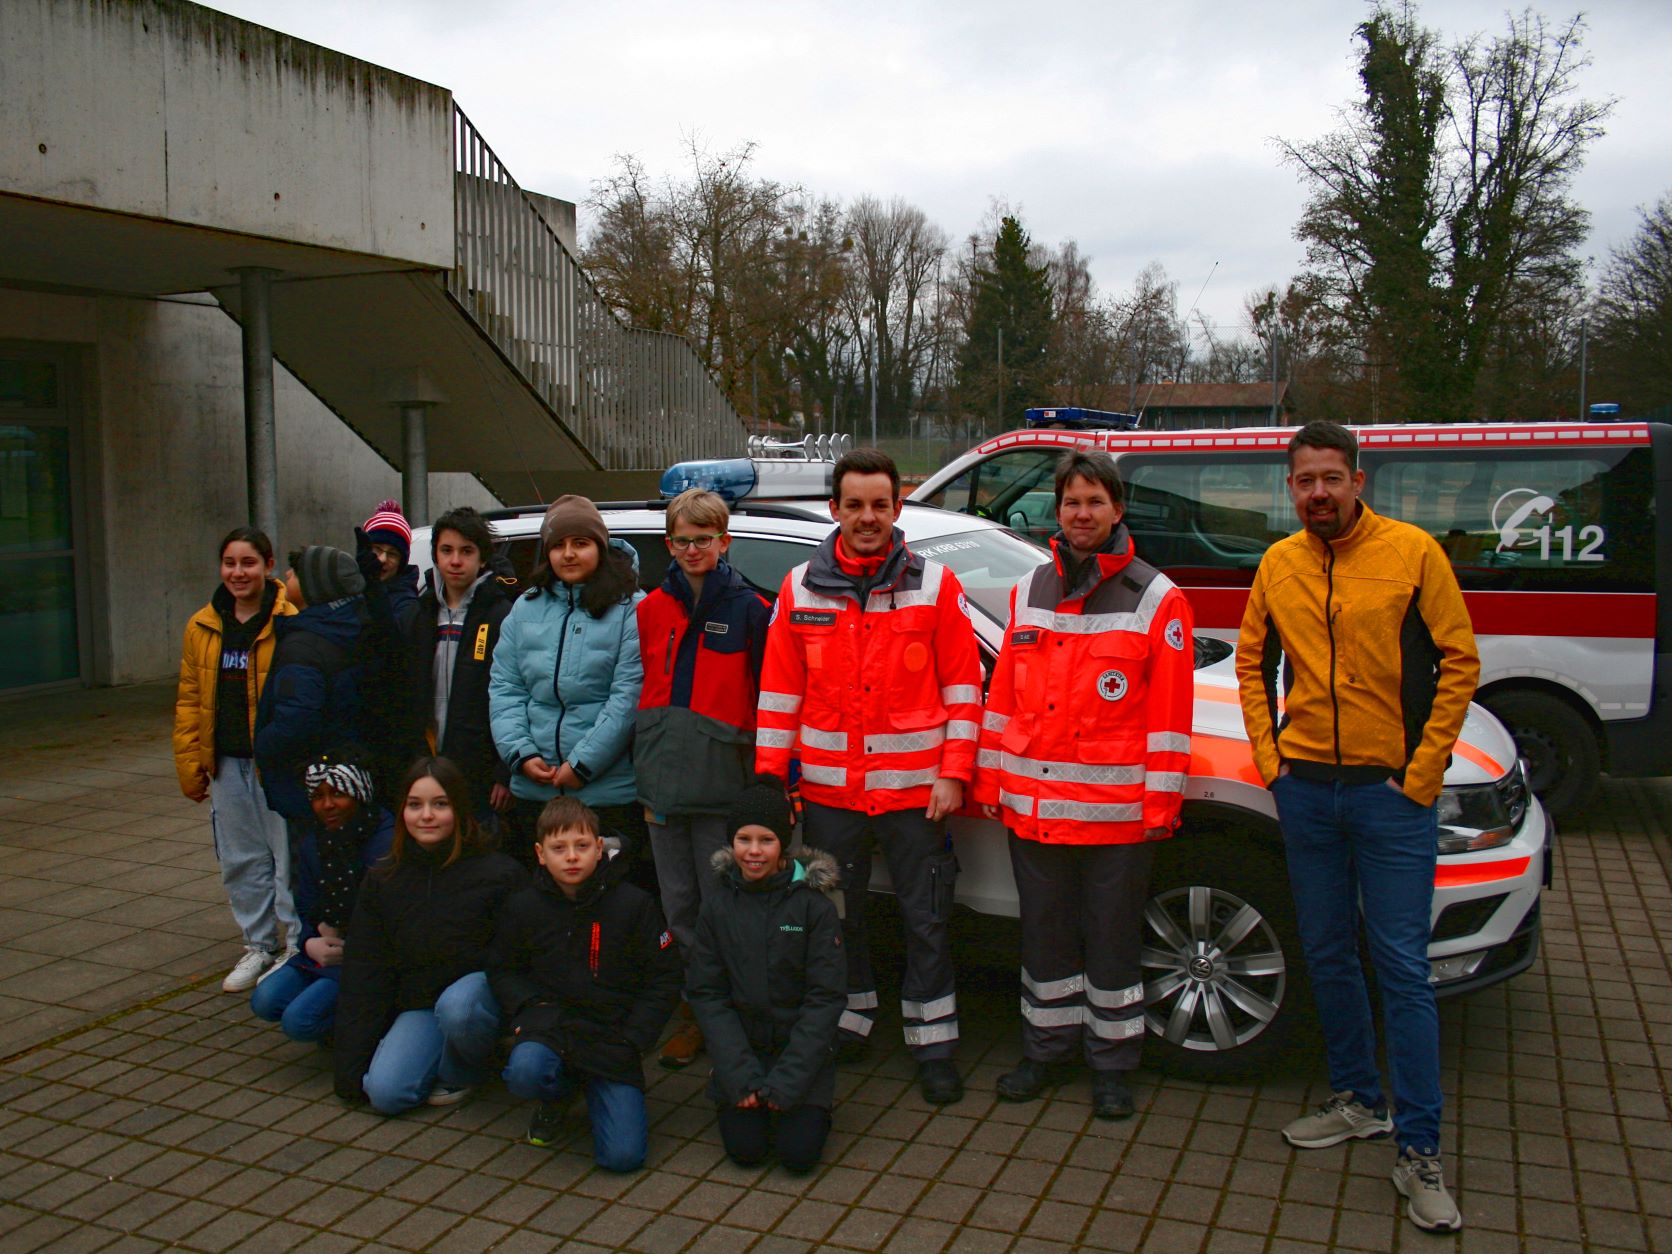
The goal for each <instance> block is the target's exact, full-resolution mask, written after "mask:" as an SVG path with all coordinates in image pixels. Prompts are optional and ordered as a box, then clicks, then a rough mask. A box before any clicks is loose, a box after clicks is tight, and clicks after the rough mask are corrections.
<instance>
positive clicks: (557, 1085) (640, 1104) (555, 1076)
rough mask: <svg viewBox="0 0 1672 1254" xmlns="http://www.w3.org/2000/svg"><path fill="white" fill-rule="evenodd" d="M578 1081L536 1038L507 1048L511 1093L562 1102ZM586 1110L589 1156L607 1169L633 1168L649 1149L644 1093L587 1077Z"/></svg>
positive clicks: (636, 1168)
mask: <svg viewBox="0 0 1672 1254" xmlns="http://www.w3.org/2000/svg"><path fill="white" fill-rule="evenodd" d="M578 1083H579V1082H578V1081H576V1080H575V1079H574V1078H573V1077H572V1076H567V1075H565V1074H564V1073H563V1060H562V1059H561V1058H559V1057H558V1056H557V1054H556V1052H555V1051H554V1050H552V1049H550V1048H548V1047H547V1046H545V1045H542V1044H540V1042H539V1041H523V1042H522V1043H520V1044H519V1045H517V1046H515V1047H514V1048H513V1049H512V1050H511V1059H510V1061H509V1062H508V1063H507V1064H506V1066H505V1087H506V1088H507V1089H509V1090H510V1092H511V1096H512V1097H521V1098H525V1099H527V1100H529V1101H536V1102H561V1101H565V1100H567V1099H568V1098H569V1097H570V1096H572V1095H573V1094H574V1092H575V1088H576V1087H577V1084H578ZM585 1083H586V1113H587V1114H588V1115H590V1116H591V1118H592V1158H593V1161H594V1162H596V1163H597V1164H598V1165H599V1166H600V1167H602V1168H603V1169H604V1170H605V1171H637V1170H638V1169H639V1168H640V1167H642V1166H644V1157H645V1154H646V1152H647V1151H648V1150H649V1147H650V1122H649V1118H648V1117H647V1115H646V1113H645V1107H644V1091H643V1090H642V1089H639V1088H637V1087H635V1086H634V1085H631V1084H622V1083H621V1082H620V1081H618V1080H587V1081H586V1082H585Z"/></svg>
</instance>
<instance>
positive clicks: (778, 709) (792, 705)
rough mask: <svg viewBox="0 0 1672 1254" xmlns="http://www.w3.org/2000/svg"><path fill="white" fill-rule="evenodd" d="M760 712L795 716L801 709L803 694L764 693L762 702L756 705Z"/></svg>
mask: <svg viewBox="0 0 1672 1254" xmlns="http://www.w3.org/2000/svg"><path fill="white" fill-rule="evenodd" d="M755 708H756V709H758V710H769V711H771V712H772V713H773V714H794V713H796V712H797V711H799V710H800V709H801V694H800V693H799V692H762V693H761V696H760V700H759V701H757V702H756V703H755Z"/></svg>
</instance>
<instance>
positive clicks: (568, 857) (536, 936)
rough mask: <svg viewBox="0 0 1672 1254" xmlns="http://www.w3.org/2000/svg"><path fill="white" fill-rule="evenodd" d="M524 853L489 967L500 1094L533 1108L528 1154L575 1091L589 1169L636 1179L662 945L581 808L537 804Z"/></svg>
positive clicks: (555, 1129)
mask: <svg viewBox="0 0 1672 1254" xmlns="http://www.w3.org/2000/svg"><path fill="white" fill-rule="evenodd" d="M534 848H535V856H536V858H537V859H538V860H539V863H540V865H539V866H538V867H537V868H536V869H535V872H534V882H533V883H532V884H530V885H529V886H528V887H527V888H524V889H521V890H520V891H518V892H517V893H515V894H513V895H512V896H511V898H510V899H509V900H508V901H506V903H505V906H504V908H503V910H502V912H501V914H500V919H499V927H498V930H497V932H496V933H495V936H494V943H493V949H492V951H491V953H490V957H489V960H488V981H489V984H490V986H491V987H492V989H493V995H494V998H495V1000H497V1001H498V1002H499V1005H500V1007H501V1009H502V1010H503V1012H504V1014H505V1017H506V1021H507V1022H509V1023H510V1024H511V1026H512V1030H513V1032H514V1033H515V1034H516V1044H515V1045H514V1046H513V1047H512V1049H511V1058H510V1062H509V1063H508V1064H507V1065H506V1068H505V1086H506V1087H507V1088H508V1089H510V1091H511V1093H512V1094H513V1095H514V1096H516V1097H523V1098H530V1099H532V1100H534V1101H537V1102H538V1103H539V1105H538V1106H537V1107H536V1108H535V1111H534V1118H533V1120H532V1121H531V1122H530V1124H529V1128H528V1139H529V1141H530V1142H532V1143H533V1144H535V1145H547V1144H550V1143H551V1142H552V1141H554V1140H555V1139H556V1138H557V1136H558V1135H559V1133H560V1130H561V1122H562V1115H563V1110H564V1107H565V1106H566V1105H567V1104H568V1102H569V1100H570V1099H571V1098H572V1097H573V1096H574V1093H575V1091H576V1089H578V1088H581V1087H583V1086H584V1087H585V1089H586V1106H587V1112H588V1113H589V1114H590V1115H591V1117H592V1152H593V1157H594V1159H595V1160H596V1161H597V1163H598V1165H599V1166H600V1167H603V1168H605V1169H606V1170H608V1171H637V1170H638V1169H639V1168H640V1167H642V1166H643V1165H644V1158H645V1152H646V1150H647V1148H648V1139H649V1126H648V1121H647V1119H646V1117H645V1105H644V1064H643V1056H644V1053H645V1051H646V1050H648V1049H649V1048H650V1047H651V1046H652V1045H654V1044H655V1043H656V1038H657V1037H658V1036H660V1035H661V1032H662V1028H663V1027H664V1026H666V1024H667V1021H668V1016H669V1015H670V1014H671V1013H672V1012H673V1007H674V1003H675V1002H676V1001H678V999H679V982H680V972H679V956H678V953H677V951H676V950H675V949H674V947H673V936H672V935H671V934H670V933H669V932H668V930H667V929H666V928H665V927H663V925H662V914H661V911H660V910H659V909H658V907H657V905H656V902H655V900H654V899H653V898H652V897H651V896H650V895H649V894H648V893H646V892H644V891H643V890H642V889H639V888H637V887H635V886H634V885H633V884H631V883H629V882H627V879H626V873H627V866H626V859H625V858H616V857H611V856H610V855H609V854H608V853H607V852H606V851H605V848H604V842H603V838H602V834H601V833H600V831H599V828H598V816H597V815H596V814H594V813H593V812H592V811H591V810H590V809H588V808H587V807H586V806H585V805H583V804H582V803H581V802H579V801H577V800H575V799H574V798H573V797H557V798H554V799H553V800H551V801H549V802H547V803H546V808H545V809H544V810H543V811H541V813H540V820H539V826H538V829H537V838H536V841H535V846H534Z"/></svg>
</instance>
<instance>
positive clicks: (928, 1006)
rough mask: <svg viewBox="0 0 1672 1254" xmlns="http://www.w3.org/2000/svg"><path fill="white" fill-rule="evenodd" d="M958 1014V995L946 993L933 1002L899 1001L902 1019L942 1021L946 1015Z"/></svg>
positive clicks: (902, 999)
mask: <svg viewBox="0 0 1672 1254" xmlns="http://www.w3.org/2000/svg"><path fill="white" fill-rule="evenodd" d="M957 1013H958V995H957V994H956V993H948V994H947V995H946V996H945V997H937V998H935V999H934V1000H933V1001H907V1000H906V999H905V998H901V999H900V1017H901V1018H902V1019H944V1018H946V1017H947V1016H948V1015H955V1014H957Z"/></svg>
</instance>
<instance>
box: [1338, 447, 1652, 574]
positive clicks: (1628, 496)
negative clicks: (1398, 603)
mask: <svg viewBox="0 0 1672 1254" xmlns="http://www.w3.org/2000/svg"><path fill="white" fill-rule="evenodd" d="M1363 461H1364V467H1365V474H1366V477H1367V483H1366V486H1365V498H1366V499H1367V500H1368V501H1369V502H1370V506H1371V508H1372V509H1374V510H1376V511H1377V512H1379V513H1383V514H1387V515H1389V516H1391V517H1394V518H1399V519H1402V520H1404V521H1405V522H1408V523H1412V524H1414V525H1416V526H1418V527H1421V528H1422V529H1423V530H1424V531H1426V532H1428V534H1429V535H1431V536H1433V537H1434V538H1435V539H1436V540H1438V541H1439V542H1440V547H1441V548H1443V549H1444V550H1445V551H1446V555H1447V556H1448V557H1450V558H1451V564H1452V566H1453V567H1454V568H1455V569H1456V571H1457V578H1458V582H1459V583H1460V584H1461V585H1462V586H1463V587H1464V588H1465V589H1479V590H1482V591H1550V592H1652V591H1654V517H1653V513H1654V507H1653V502H1654V484H1653V480H1652V475H1651V470H1652V464H1653V463H1652V457H1651V454H1650V451H1649V450H1648V449H1646V448H1638V449H1595V450H1586V455H1585V456H1582V457H1576V456H1574V455H1573V454H1572V453H1565V452H1562V453H1559V452H1551V453H1548V454H1546V453H1534V452H1530V451H1529V452H1525V453H1523V452H1519V451H1518V452H1516V453H1515V454H1514V455H1512V456H1505V455H1504V453H1503V452H1502V451H1491V450H1481V451H1479V452H1462V451H1448V452H1445V453H1414V452H1413V453H1401V454H1399V455H1397V456H1388V455H1387V454H1385V453H1379V452H1378V453H1366V454H1365V455H1364V459H1363Z"/></svg>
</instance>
